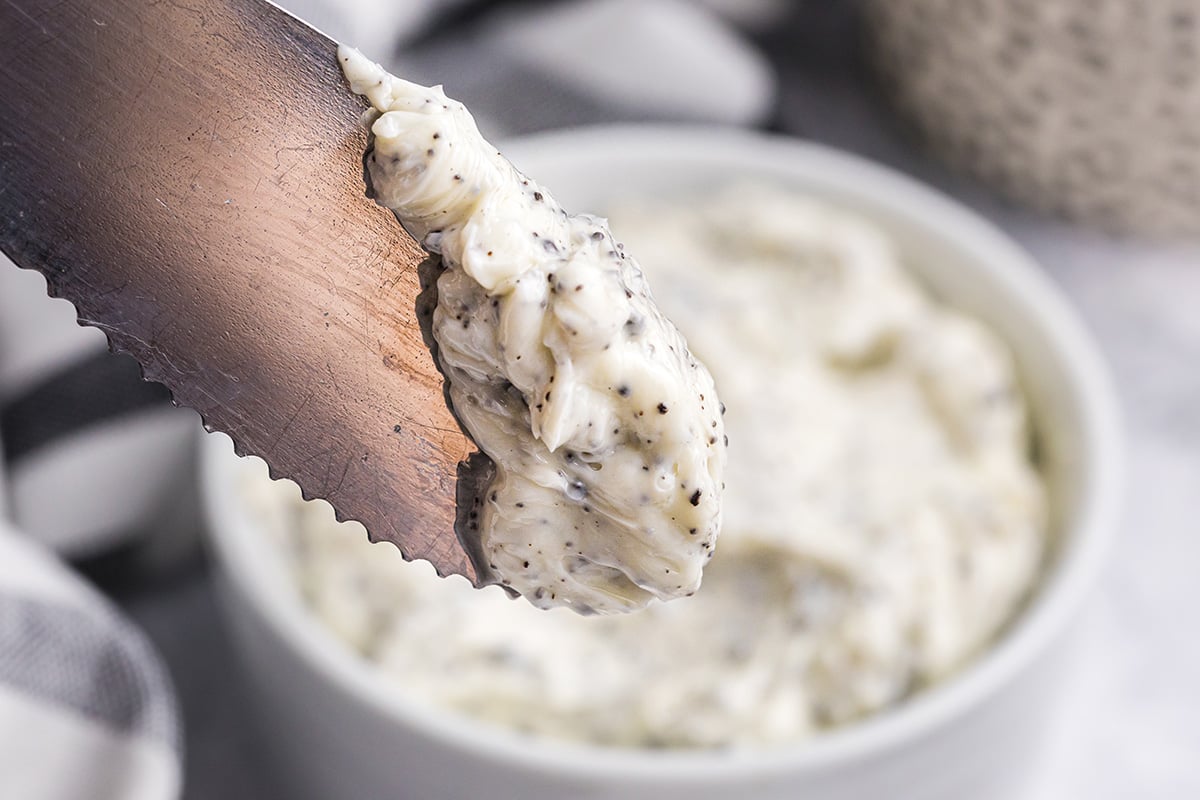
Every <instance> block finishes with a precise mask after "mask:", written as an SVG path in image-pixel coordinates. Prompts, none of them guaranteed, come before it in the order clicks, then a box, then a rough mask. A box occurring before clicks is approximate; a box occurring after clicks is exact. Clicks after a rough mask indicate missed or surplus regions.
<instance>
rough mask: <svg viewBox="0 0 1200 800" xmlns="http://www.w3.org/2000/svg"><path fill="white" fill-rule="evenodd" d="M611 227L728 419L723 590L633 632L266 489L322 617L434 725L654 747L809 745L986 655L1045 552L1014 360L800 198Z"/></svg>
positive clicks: (290, 565)
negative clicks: (387, 542)
mask: <svg viewBox="0 0 1200 800" xmlns="http://www.w3.org/2000/svg"><path fill="white" fill-rule="evenodd" d="M610 211H611V215H612V224H613V229H614V230H615V231H617V233H618V235H619V236H620V237H621V238H622V240H624V241H626V242H627V243H628V244H629V249H630V250H631V251H634V252H637V253H639V256H640V258H641V259H642V263H643V264H644V265H645V268H646V271H647V273H648V274H649V276H650V277H651V278H652V279H653V281H654V284H655V286H656V287H657V291H658V300H659V302H660V303H661V304H662V306H663V308H664V309H665V310H666V312H667V313H668V314H670V315H671V317H672V318H673V319H675V320H677V321H678V322H679V324H680V325H681V326H682V327H683V329H684V332H685V333H686V334H687V336H688V339H689V342H690V343H691V345H692V347H693V348H694V350H695V352H696V353H697V354H698V355H700V356H701V357H703V358H704V359H705V362H706V363H707V364H708V365H709V367H710V368H711V369H712V373H713V375H714V376H715V378H716V379H717V381H718V382H719V385H721V386H722V387H723V396H724V399H725V402H726V404H727V405H728V414H727V415H726V417H725V422H726V424H727V426H728V429H729V435H730V441H731V445H730V450H729V454H730V461H729V466H728V470H727V475H726V479H727V481H728V488H727V490H726V492H725V496H724V505H725V511H724V514H725V525H724V531H723V533H722V538H721V545H720V547H719V548H718V551H717V554H716V557H715V558H713V560H712V563H711V564H709V566H708V567H707V568H706V570H705V578H704V584H703V587H702V588H701V589H700V591H698V592H697V593H696V595H695V596H693V597H688V598H684V599H680V600H677V601H673V602H670V603H660V602H657V601H655V602H652V603H651V604H650V605H649V607H648V608H646V609H645V610H643V611H640V612H636V613H633V614H627V615H620V616H591V617H583V616H580V615H577V614H573V613H571V612H570V611H566V610H564V609H551V610H549V611H539V610H537V609H534V608H532V607H530V606H528V605H527V604H523V603H519V602H513V601H510V600H509V599H508V598H507V597H506V596H505V595H504V593H503V592H502V591H501V590H499V589H497V588H496V587H491V588H487V589H483V590H474V589H472V588H471V587H470V586H469V585H468V584H467V582H466V581H465V580H462V579H453V578H452V579H439V578H436V577H435V576H434V574H433V571H432V569H431V568H430V567H429V565H428V564H425V563H408V562H404V561H403V560H402V559H401V558H400V556H399V554H398V553H396V552H395V551H394V550H392V549H390V548H386V547H385V548H380V547H378V546H372V545H369V544H368V543H367V541H366V538H365V536H364V535H363V532H362V530H361V528H359V527H357V526H355V525H338V524H337V523H335V522H334V520H333V516H332V512H331V510H330V509H329V508H328V507H327V506H325V505H323V504H316V503H305V502H303V501H301V500H300V498H299V496H298V494H297V493H296V490H295V488H294V486H292V485H291V484H288V483H284V482H280V483H272V482H270V481H268V480H267V479H266V477H265V475H255V476H252V477H249V478H248V479H247V484H246V485H247V487H248V490H249V491H248V497H249V500H250V502H251V503H252V505H253V507H254V508H255V509H257V513H258V514H259V515H260V516H261V517H262V519H263V520H264V523H265V524H264V528H265V530H267V531H268V533H269V534H270V535H271V538H272V540H273V541H275V542H277V543H278V548H277V549H278V552H279V553H280V554H281V557H282V560H283V564H284V565H285V568H286V570H287V572H288V574H289V575H290V576H291V577H292V578H293V579H294V581H295V583H296V585H297V586H298V587H299V591H300V594H301V595H302V597H303V598H304V601H305V602H306V603H307V604H308V606H309V607H310V608H311V610H312V613H313V614H314V615H315V616H316V617H317V618H318V619H319V620H320V621H321V623H322V624H323V625H325V626H326V627H327V628H328V629H329V630H331V631H332V632H333V634H334V636H336V637H337V638H338V639H340V640H341V641H343V642H345V643H346V644H347V645H348V646H349V647H351V648H353V649H354V650H355V651H357V652H358V653H360V654H361V656H362V657H363V658H364V659H366V660H367V661H369V662H371V664H373V665H374V667H375V668H377V669H378V671H379V676H380V680H381V681H385V680H391V681H394V683H395V686H396V687H397V690H399V691H403V692H406V693H408V694H409V695H410V696H411V697H412V698H414V700H415V701H417V702H424V703H429V704H432V705H433V706H436V707H440V708H444V709H448V710H452V711H454V712H456V713H461V714H465V715H469V716H472V717H475V718H478V719H482V720H487V721H489V722H491V723H494V724H498V725H503V726H507V727H510V728H514V729H517V730H521V731H527V732H532V733H535V734H538V735H543V736H551V737H557V738H565V739H570V740H575V741H584V742H590V743H596V744H602V745H618V746H634V747H693V748H694V747H758V746H766V745H769V744H772V743H778V742H787V741H795V740H800V739H804V738H806V737H809V736H812V735H814V734H816V733H819V732H820V731H822V730H824V729H827V728H830V727H833V726H838V725H842V724H845V723H848V722H851V721H853V720H856V719H859V718H862V717H864V716H866V715H870V714H872V713H875V712H878V711H879V710H881V709H884V708H887V707H889V706H892V705H894V704H896V703H898V702H900V701H902V700H903V699H904V698H906V697H908V696H910V695H912V694H913V693H915V692H918V691H921V690H922V689H923V688H924V687H926V686H929V685H930V684H933V683H936V682H938V681H941V680H943V679H945V678H946V677H947V676H948V675H950V674H952V673H953V672H954V671H955V670H957V669H959V668H960V667H961V666H962V665H963V664H965V663H967V662H969V661H970V659H972V658H973V657H974V656H976V655H977V654H978V653H979V652H980V651H981V650H983V649H985V648H986V647H987V646H988V645H989V643H990V642H992V641H993V640H994V639H995V637H996V636H997V635H999V634H1000V632H1001V630H1002V629H1003V627H1004V625H1005V624H1006V623H1007V622H1008V621H1009V620H1010V619H1011V618H1012V616H1013V615H1014V613H1016V611H1017V609H1018V608H1019V607H1020V604H1021V602H1022V600H1023V598H1024V597H1025V596H1026V595H1027V594H1028V592H1029V591H1030V590H1031V587H1032V586H1033V585H1034V583H1035V580H1036V576H1037V574H1038V571H1039V565H1040V564H1041V562H1042V559H1043V554H1044V550H1045V546H1046V542H1047V523H1046V519H1045V509H1044V506H1045V500H1044V489H1043V484H1042V481H1041V480H1040V478H1039V475H1038V473H1037V471H1036V469H1035V466H1034V464H1033V461H1032V456H1031V440H1030V432H1029V430H1028V425H1027V421H1026V410H1025V402H1024V398H1023V395H1022V392H1021V389H1020V386H1019V384H1018V382H1017V379H1016V377H1015V372H1014V368H1013V365H1012V363H1011V358H1010V355H1009V353H1008V350H1007V348H1006V347H1005V346H1004V344H1003V343H1002V342H1001V341H1000V340H998V339H997V337H996V336H995V335H994V334H992V333H991V332H990V331H989V330H987V329H986V328H985V327H983V326H982V325H981V324H979V323H978V322H976V321H974V320H972V319H970V318H968V317H966V316H964V315H963V314H961V313H958V312H956V311H955V310H953V309H950V308H947V307H946V306H944V305H942V304H941V303H939V302H937V301H936V300H934V299H932V298H930V297H929V296H928V295H927V294H926V293H925V292H924V291H923V290H922V289H921V288H920V287H919V286H918V285H917V284H916V283H915V282H914V281H913V280H912V278H911V277H910V276H909V275H908V274H907V273H906V271H905V270H904V268H903V267H902V264H901V258H900V256H899V255H898V254H897V253H896V252H895V249H894V247H893V245H892V243H891V242H890V241H889V240H888V239H887V238H886V237H885V236H884V235H883V234H882V233H881V232H880V231H878V230H876V229H875V228H874V227H872V226H871V225H870V224H868V223H867V222H864V221H862V220H859V219H857V218H855V217H852V216H850V215H848V214H846V213H844V212H842V211H839V210H837V209H833V208H830V207H827V206H825V205H822V204H819V203H816V202H814V201H812V200H809V199H807V198H805V197H803V196H799V195H797V194H795V193H793V192H790V191H786V190H783V189H778V188H773V187H769V186H760V185H746V186H740V187H729V188H726V189H723V190H721V191H718V192H715V193H713V194H711V195H708V196H702V197H692V198H676V199H674V200H673V201H671V202H644V203H639V204H636V205H627V206H622V207H618V208H615V209H610ZM606 469H607V467H606Z"/></svg>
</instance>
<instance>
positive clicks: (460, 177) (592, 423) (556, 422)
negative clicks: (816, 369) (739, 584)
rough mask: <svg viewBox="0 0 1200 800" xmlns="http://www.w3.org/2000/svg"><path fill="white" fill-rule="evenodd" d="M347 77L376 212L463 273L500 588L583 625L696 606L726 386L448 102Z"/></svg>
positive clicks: (384, 76) (605, 242)
mask: <svg viewBox="0 0 1200 800" xmlns="http://www.w3.org/2000/svg"><path fill="white" fill-rule="evenodd" d="M339 58H340V59H341V61H342V67H343V70H344V72H345V74H346V76H347V78H348V79H349V81H350V86H351V89H352V90H353V91H355V92H356V93H359V94H362V95H363V96H365V97H366V98H367V99H368V101H369V102H370V103H371V105H372V108H373V112H372V113H371V114H370V117H369V125H370V130H371V141H370V145H369V150H368V153H367V157H366V167H367V172H368V174H369V176H370V180H371V188H372V190H373V192H374V195H375V199H376V201H377V202H379V203H380V204H381V205H384V206H386V207H387V208H390V209H392V210H393V211H394V212H395V213H396V216H397V217H398V218H399V219H400V221H401V222H402V223H403V224H404V226H405V228H406V229H407V230H408V231H409V232H410V233H411V234H412V235H413V236H414V237H415V238H416V239H417V240H418V241H419V242H421V244H422V246H423V247H424V248H425V249H426V250H428V251H429V252H431V253H434V254H437V255H439V256H440V257H441V262H442V266H443V267H444V271H443V272H442V273H441V275H440V277H439V278H438V279H437V306H436V309H435V310H434V312H433V321H432V332H433V337H434V339H435V340H436V341H437V345H438V347H437V356H438V360H439V362H440V364H441V367H442V371H443V373H444V374H445V376H446V380H447V384H448V388H449V397H450V401H451V404H452V407H453V410H454V412H455V414H456V416H457V417H458V419H459V421H460V422H461V423H462V424H463V426H464V427H465V428H466V430H467V432H468V433H469V434H470V435H471V438H472V439H473V440H474V441H475V443H476V444H477V445H478V446H479V448H480V449H481V450H482V451H483V452H484V453H486V454H487V455H488V456H489V457H490V458H491V459H492V461H493V462H494V464H495V470H496V471H495V477H494V479H493V480H492V481H491V483H490V485H489V486H488V487H487V489H486V491H485V492H484V493H483V496H482V500H483V502H482V506H481V508H480V509H479V510H478V512H477V518H474V519H472V520H471V522H470V523H469V531H468V535H470V536H478V540H479V541H478V545H479V548H478V549H479V550H480V551H481V552H482V559H483V560H484V561H486V564H485V565H483V567H484V570H485V572H490V573H492V575H493V576H494V578H495V580H497V581H499V582H500V583H502V584H503V585H505V586H507V587H509V588H510V589H513V590H515V591H517V592H519V593H520V594H521V595H523V596H524V597H526V598H528V599H529V600H530V601H531V602H532V603H534V604H535V605H537V606H541V607H551V606H560V605H565V606H569V607H571V608H573V609H574V610H576V611H582V612H601V613H605V612H621V611H630V610H633V609H637V608H641V607H643V606H645V605H646V604H647V603H648V602H649V601H650V600H651V599H652V598H657V599H661V600H670V599H672V598H676V597H682V596H685V595H690V594H692V593H693V592H695V591H696V589H697V588H698V587H699V586H700V578H701V572H702V570H703V568H704V565H705V564H706V563H708V560H709V559H710V558H711V557H712V553H713V548H714V545H715V543H716V539H717V533H718V531H719V529H720V524H721V514H720V509H721V503H720V498H721V491H722V472H723V468H724V464H725V448H726V442H725V429H724V423H723V421H722V419H721V403H720V400H718V398H717V392H716V389H715V388H714V386H713V380H712V377H711V376H710V375H709V372H708V370H707V369H705V367H704V365H703V364H701V363H700V362H699V361H698V360H697V359H696V358H695V357H693V356H692V354H691V353H690V352H689V350H688V346H687V343H686V342H685V341H684V339H683V336H681V335H680V333H679V331H678V329H677V328H676V327H675V325H673V324H672V323H671V321H670V320H668V319H667V318H666V316H664V315H663V314H662V312H661V311H660V310H659V308H658V306H657V305H655V303H654V300H653V298H652V297H651V294H650V288H649V286H648V285H647V283H646V280H645V278H644V276H643V274H642V270H641V269H640V268H639V267H638V265H637V263H636V262H635V261H634V259H633V258H631V257H629V256H628V255H627V254H626V253H625V249H624V246H623V245H621V244H620V243H618V242H617V241H616V240H615V239H614V238H613V236H612V233H611V232H610V231H609V229H608V225H607V223H606V222H605V221H604V220H602V219H599V218H597V217H592V216H587V215H571V214H568V213H567V212H566V211H564V210H563V209H562V208H561V207H560V206H559V205H558V203H557V202H555V200H554V198H553V197H552V196H551V195H550V193H549V192H548V191H547V190H546V189H544V188H542V187H540V186H538V185H537V184H536V183H534V182H533V181H531V180H530V179H528V178H526V177H525V176H523V175H522V174H521V173H519V172H517V170H516V169H514V168H513V166H512V165H511V164H510V163H509V162H508V161H507V160H505V159H504V157H503V156H501V155H500V153H498V152H497V151H496V149H495V148H494V147H492V145H490V144H488V143H487V142H486V141H485V140H484V139H483V137H482V136H480V134H479V131H478V130H477V129H476V127H475V122H474V120H473V119H472V118H471V115H470V114H469V113H468V112H467V110H466V108H465V107H464V106H463V105H462V104H461V103H459V102H457V101H455V100H451V99H449V98H447V97H446V95H445V94H444V93H443V92H442V90H441V88H440V87H434V88H428V87H425V86H419V85H417V84H414V83H410V82H408V81H404V80H401V79H400V78H396V77H394V76H392V75H389V74H388V73H387V72H386V71H384V69H383V68H382V67H380V66H379V65H377V64H374V63H372V62H370V61H368V60H367V59H366V58H364V57H363V56H362V55H361V54H359V53H357V52H356V51H353V50H350V49H348V48H342V49H341V50H340V51H339Z"/></svg>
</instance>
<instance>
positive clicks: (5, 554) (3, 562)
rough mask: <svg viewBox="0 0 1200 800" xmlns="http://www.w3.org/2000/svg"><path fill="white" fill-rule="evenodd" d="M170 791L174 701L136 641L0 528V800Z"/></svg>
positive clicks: (173, 789)
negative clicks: (6, 799)
mask: <svg viewBox="0 0 1200 800" xmlns="http://www.w3.org/2000/svg"><path fill="white" fill-rule="evenodd" d="M179 787H180V758H179V734H178V728H177V725H176V719H175V705H174V699H173V696H172V693H171V687H170V684H169V682H168V679H167V676H166V674H165V673H164V671H163V669H162V666H161V665H160V664H159V662H158V659H157V658H156V657H155V655H154V652H153V651H152V650H151V648H150V646H149V645H148V644H147V642H146V641H145V639H144V638H143V637H142V634H141V633H140V632H139V631H138V630H137V629H136V628H134V627H133V626H132V625H130V624H129V623H128V622H127V621H126V620H124V619H123V618H122V617H121V615H120V614H118V613H117V612H116V611H115V610H114V609H113V608H112V607H111V606H110V605H109V603H108V602H107V601H106V600H104V599H103V598H102V597H101V596H100V595H98V594H97V593H96V592H95V591H93V590H91V589H90V588H88V587H87V586H86V585H85V584H84V583H83V582H82V581H81V580H80V579H79V578H78V577H77V576H76V575H74V574H72V573H71V572H70V571H69V570H68V569H67V568H66V567H64V566H63V565H62V564H61V563H60V562H59V561H58V560H57V559H56V558H55V557H54V556H53V555H51V554H50V553H49V552H48V551H47V550H45V549H44V548H41V547H39V546H37V545H35V544H34V543H33V542H31V541H30V540H29V538H28V537H24V536H22V535H20V534H18V533H17V532H16V531H14V530H12V529H11V528H10V527H9V526H7V525H3V524H0V797H5V798H14V800H16V798H28V800H83V799H84V798H87V799H88V800H164V798H172V797H176V796H177V795H178V794H179Z"/></svg>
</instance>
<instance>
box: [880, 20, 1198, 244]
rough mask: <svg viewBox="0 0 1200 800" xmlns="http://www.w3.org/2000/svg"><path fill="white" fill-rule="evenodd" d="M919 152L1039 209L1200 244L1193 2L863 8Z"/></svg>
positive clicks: (890, 87) (891, 91)
mask: <svg viewBox="0 0 1200 800" xmlns="http://www.w3.org/2000/svg"><path fill="white" fill-rule="evenodd" d="M863 9H864V14H865V17H866V29H867V42H868V47H869V49H870V54H871V58H872V61H873V62H874V64H875V66H876V67H877V69H878V71H879V74H880V76H881V77H882V79H883V82H884V84H885V86H886V87H887V90H888V92H889V94H890V95H891V97H892V98H893V99H894V101H895V103H896V105H897V106H898V108H899V109H900V110H901V111H902V112H903V113H904V114H905V115H906V116H907V117H909V118H910V119H911V120H912V121H913V122H914V123H915V124H916V126H917V128H918V129H919V131H920V132H921V133H922V134H923V135H924V136H925V138H926V139H927V141H928V143H929V145H930V146H931V149H932V150H933V151H934V152H935V153H936V154H937V155H939V156H941V157H942V158H944V159H945V160H946V161H948V162H949V163H951V164H953V165H954V166H956V167H959V168H961V169H964V170H966V171H968V172H970V173H972V174H974V175H975V176H977V177H979V178H981V179H983V180H985V181H987V182H988V183H990V184H991V185H993V186H994V187H996V188H998V189H999V190H1000V191H1002V192H1003V193H1004V194H1006V195H1008V196H1009V197H1012V198H1014V199H1016V200H1019V201H1021V202H1024V203H1027V204H1029V205H1031V206H1033V207H1035V208H1038V209H1040V210H1044V211H1050V212H1054V213H1058V214H1065V215H1067V216H1069V217H1072V218H1075V219H1079V220H1082V221H1086V222H1089V223H1093V224H1096V225H1100V226H1103V227H1106V228H1109V229H1112V230H1117V231H1123V232H1133V233H1143V234H1155V235H1180V234H1190V235H1193V236H1194V235H1200V0H866V1H865V2H864V4H863Z"/></svg>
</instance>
